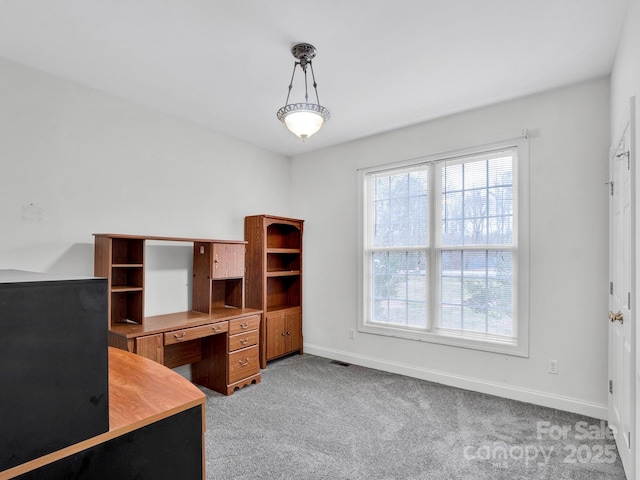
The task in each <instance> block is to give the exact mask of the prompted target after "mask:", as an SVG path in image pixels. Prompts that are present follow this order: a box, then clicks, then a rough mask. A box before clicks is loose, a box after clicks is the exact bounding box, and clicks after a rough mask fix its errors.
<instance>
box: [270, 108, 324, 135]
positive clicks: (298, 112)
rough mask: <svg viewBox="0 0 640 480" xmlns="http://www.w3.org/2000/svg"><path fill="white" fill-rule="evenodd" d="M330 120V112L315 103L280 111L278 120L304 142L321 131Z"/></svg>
mask: <svg viewBox="0 0 640 480" xmlns="http://www.w3.org/2000/svg"><path fill="white" fill-rule="evenodd" d="M328 118H329V110H327V109H326V108H324V107H323V106H321V105H317V104H315V103H294V104H289V105H285V106H284V107H282V108H281V109H280V110H279V111H278V119H279V120H280V121H281V122H283V123H284V124H285V125H286V126H287V128H288V129H289V130H290V131H291V132H292V133H293V134H294V135H296V136H297V137H299V138H301V139H303V140H304V139H306V138H309V137H310V136H311V135H313V134H314V133H316V132H317V131H318V130H320V128H321V127H322V125H323V124H324V122H325V120H327V119H328Z"/></svg>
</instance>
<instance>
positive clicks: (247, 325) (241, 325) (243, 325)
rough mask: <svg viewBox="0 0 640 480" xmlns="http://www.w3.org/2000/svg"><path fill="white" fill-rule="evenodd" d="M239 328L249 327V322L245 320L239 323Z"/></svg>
mask: <svg viewBox="0 0 640 480" xmlns="http://www.w3.org/2000/svg"><path fill="white" fill-rule="evenodd" d="M240 328H242V329H243V330H246V329H247V328H249V324H248V323H247V322H243V323H241V324H240Z"/></svg>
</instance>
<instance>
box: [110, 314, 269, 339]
mask: <svg viewBox="0 0 640 480" xmlns="http://www.w3.org/2000/svg"><path fill="white" fill-rule="evenodd" d="M261 313H262V310H256V309H255V308H233V307H228V308H226V307H225V308H216V309H213V310H212V312H211V314H210V315H209V314H206V313H200V312H194V311H188V312H178V313H167V314H164V315H156V316H153V317H145V319H144V324H142V325H140V324H136V323H114V324H112V325H111V328H110V329H109V331H110V332H111V333H115V334H117V335H119V336H122V337H126V338H135V337H141V336H144V335H153V334H156V333H164V332H170V331H172V330H180V329H183V328H191V327H198V326H201V325H207V324H209V323H216V322H222V321H225V320H234V319H236V318H242V317H246V316H249V315H259V314H261Z"/></svg>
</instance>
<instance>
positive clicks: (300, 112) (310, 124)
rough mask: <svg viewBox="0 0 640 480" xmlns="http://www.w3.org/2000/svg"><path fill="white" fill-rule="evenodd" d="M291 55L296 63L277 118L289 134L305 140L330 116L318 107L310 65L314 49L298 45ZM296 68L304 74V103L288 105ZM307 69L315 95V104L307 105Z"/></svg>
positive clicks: (311, 46)
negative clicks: (285, 97) (283, 104)
mask: <svg viewBox="0 0 640 480" xmlns="http://www.w3.org/2000/svg"><path fill="white" fill-rule="evenodd" d="M291 53H292V54H293V56H294V57H295V58H296V60H297V61H296V62H294V63H293V73H292V74H291V83H290V84H289V91H288V92H287V100H286V101H285V106H284V107H282V108H281V109H280V110H278V113H277V117H278V120H280V121H281V122H282V123H284V124H285V125H286V126H287V128H288V129H289V130H291V132H293V133H294V134H295V135H297V136H298V137H300V138H301V139H302V140H305V139H307V138H309V137H310V136H311V135H313V134H314V133H316V132H317V131H318V130H320V128H321V127H322V124H323V123H324V122H325V121H327V120H328V119H329V116H330V114H329V110H327V109H326V108H325V107H323V106H322V105H320V99H319V98H318V84H317V83H316V77H315V75H314V73H313V65H312V63H311V60H312V59H313V58H314V57H315V56H316V47H314V46H313V45H310V44H308V43H299V44H297V45H294V46H293V48H292V49H291ZM298 66H299V67H300V69H301V70H302V72H303V73H304V102H303V103H289V96H290V95H291V89H292V88H293V79H294V77H295V76H296V67H298ZM307 67H309V69H310V70H311V78H312V79H313V89H314V91H315V93H316V102H317V103H309V89H308V84H307ZM312 101H313V100H312Z"/></svg>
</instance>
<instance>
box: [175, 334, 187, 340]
mask: <svg viewBox="0 0 640 480" xmlns="http://www.w3.org/2000/svg"><path fill="white" fill-rule="evenodd" d="M173 336H174V337H176V340H182V339H183V338H184V337H186V336H187V332H182V336H179V335H178V334H177V333H174V334H173Z"/></svg>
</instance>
